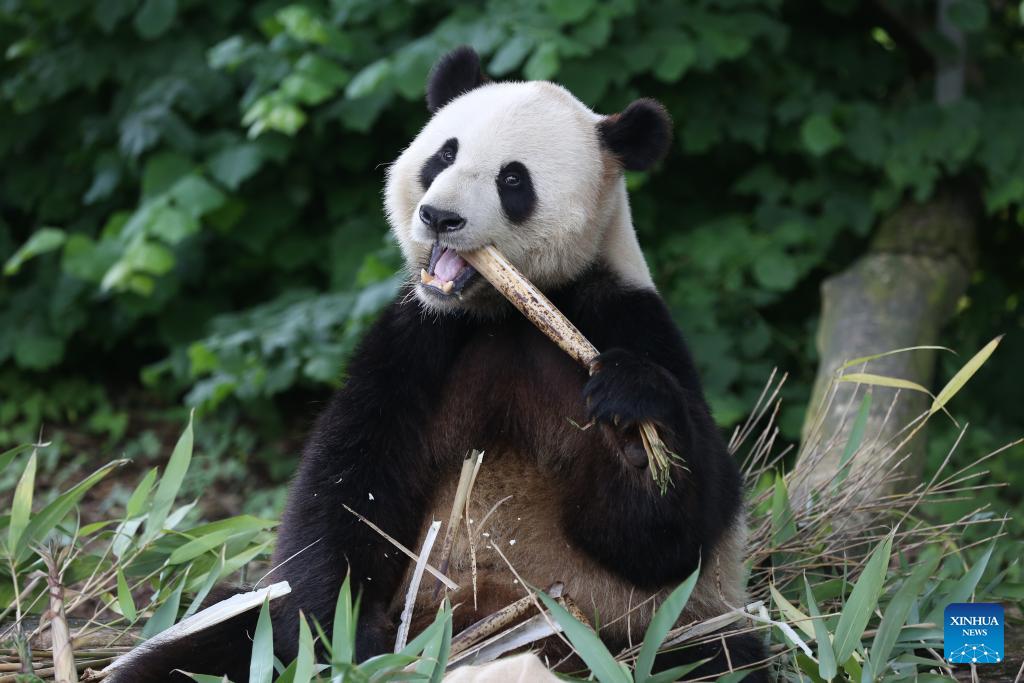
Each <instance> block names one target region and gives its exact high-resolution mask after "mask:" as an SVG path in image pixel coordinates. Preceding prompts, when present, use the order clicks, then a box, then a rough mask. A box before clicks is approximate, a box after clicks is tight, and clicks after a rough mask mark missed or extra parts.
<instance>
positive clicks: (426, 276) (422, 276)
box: [420, 268, 434, 285]
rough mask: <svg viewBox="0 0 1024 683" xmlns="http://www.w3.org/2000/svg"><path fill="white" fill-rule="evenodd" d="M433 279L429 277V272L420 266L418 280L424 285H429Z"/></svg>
mask: <svg viewBox="0 0 1024 683" xmlns="http://www.w3.org/2000/svg"><path fill="white" fill-rule="evenodd" d="M433 279H434V278H432V277H430V273H428V272H427V269H426V268H420V282H422V283H423V284H425V285H429V284H430V282H431V280H433Z"/></svg>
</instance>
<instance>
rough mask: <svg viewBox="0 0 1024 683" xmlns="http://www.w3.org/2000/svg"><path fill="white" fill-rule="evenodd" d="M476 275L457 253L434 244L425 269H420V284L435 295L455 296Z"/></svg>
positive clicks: (436, 243) (439, 244)
mask: <svg viewBox="0 0 1024 683" xmlns="http://www.w3.org/2000/svg"><path fill="white" fill-rule="evenodd" d="M476 274H477V273H476V270H475V269H474V268H473V266H471V265H469V264H468V263H466V261H465V260H464V259H463V258H462V257H461V256H459V253H458V252H457V251H455V250H454V249H452V248H451V247H446V246H443V245H442V244H441V243H440V242H434V248H433V249H432V250H431V252H430V261H429V262H428V263H427V267H426V268H421V269H420V282H422V283H423V285H425V286H426V287H427V288H428V289H431V290H434V292H435V293H437V294H442V295H445V296H455V295H458V294H460V293H462V290H463V289H465V288H466V285H467V284H469V281H470V280H472V279H473V277H474V276H475V275H476Z"/></svg>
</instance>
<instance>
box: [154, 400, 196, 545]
mask: <svg viewBox="0 0 1024 683" xmlns="http://www.w3.org/2000/svg"><path fill="white" fill-rule="evenodd" d="M194 416H195V410H193V411H192V412H191V414H190V415H189V418H188V426H187V427H185V431H184V432H182V434H181V437H180V438H179V439H178V443H177V444H176V445H175V446H174V451H173V452H172V453H171V459H170V460H169V461H168V462H167V469H166V470H165V471H164V475H163V476H162V477H160V483H159V484H158V485H157V487H156V496H155V497H154V498H153V507H152V509H151V510H150V513H149V517H148V518H147V519H146V532H145V534H144V536H143V537H144V538H145V539H146V540H152V539H154V538H156V536H157V535H158V534H159V533H160V531H161V530H162V529H163V524H164V522H165V521H166V520H167V514H168V513H169V512H170V511H171V506H172V505H174V499H175V497H176V496H177V495H178V490H179V489H180V488H181V482H182V481H183V480H184V479H185V473H186V472H188V466H189V463H190V462H191V460H192V440H193V437H192V420H193V417H194Z"/></svg>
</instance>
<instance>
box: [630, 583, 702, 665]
mask: <svg viewBox="0 0 1024 683" xmlns="http://www.w3.org/2000/svg"><path fill="white" fill-rule="evenodd" d="M699 576H700V566H699V565H698V567H697V569H695V570H694V571H693V573H692V574H690V576H689V577H688V578H687V579H686V580H685V581H683V582H682V583H681V584H679V586H678V587H677V588H676V589H675V590H674V591H672V593H671V594H669V596H668V597H667V598H665V602H663V603H661V605H659V606H658V609H657V610H655V612H654V616H653V617H652V618H651V623H650V624H649V625H648V626H647V632H646V633H645V634H644V642H643V645H642V646H641V647H640V654H639V655H638V656H637V660H636V669H635V673H634V674H633V677H634V680H636V681H637V682H638V683H640V682H641V681H646V680H648V679H649V678H650V676H651V669H652V668H653V667H654V656H655V655H656V654H658V648H659V647H661V644H662V643H663V642H665V636H666V635H668V632H669V631H670V630H672V627H673V626H675V623H676V621H677V620H678V619H679V615H680V614H682V612H683V608H684V607H686V603H687V602H689V600H690V594H691V593H692V592H693V587H694V586H695V585H697V578H698V577H699Z"/></svg>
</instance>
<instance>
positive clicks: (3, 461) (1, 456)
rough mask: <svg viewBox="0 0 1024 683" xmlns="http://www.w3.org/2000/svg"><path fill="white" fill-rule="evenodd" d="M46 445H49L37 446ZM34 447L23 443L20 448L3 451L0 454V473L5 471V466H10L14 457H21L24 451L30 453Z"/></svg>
mask: <svg viewBox="0 0 1024 683" xmlns="http://www.w3.org/2000/svg"><path fill="white" fill-rule="evenodd" d="M48 445H49V444H48V443H47V444H39V446H48ZM36 447H37V445H36V444H31V443H23V444H22V445H20V446H15V447H14V448H12V449H10V450H7V451H4V452H3V453H0V472H3V471H4V470H5V469H7V466H8V465H10V464H11V462H12V461H13V460H14V459H15V458H16V457H18V456H19V455H21V454H22V453H24V452H25V451H30V450H32V449H33V448H36Z"/></svg>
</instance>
